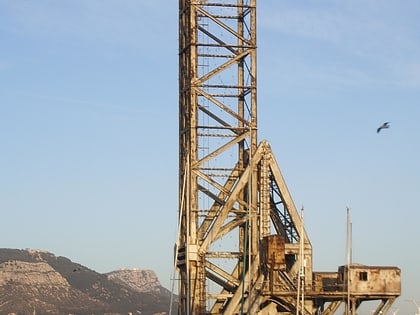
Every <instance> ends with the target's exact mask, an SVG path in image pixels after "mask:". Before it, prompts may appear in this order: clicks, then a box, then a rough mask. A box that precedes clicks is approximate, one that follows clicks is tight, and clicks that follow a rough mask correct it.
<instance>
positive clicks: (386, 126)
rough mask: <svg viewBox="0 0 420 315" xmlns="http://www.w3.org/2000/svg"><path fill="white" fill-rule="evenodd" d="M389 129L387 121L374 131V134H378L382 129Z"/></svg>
mask: <svg viewBox="0 0 420 315" xmlns="http://www.w3.org/2000/svg"><path fill="white" fill-rule="evenodd" d="M388 128H389V121H387V122H384V123H383V124H382V125H381V126H380V127H379V128H378V129H376V132H377V133H379V132H380V131H381V130H382V129H388Z"/></svg>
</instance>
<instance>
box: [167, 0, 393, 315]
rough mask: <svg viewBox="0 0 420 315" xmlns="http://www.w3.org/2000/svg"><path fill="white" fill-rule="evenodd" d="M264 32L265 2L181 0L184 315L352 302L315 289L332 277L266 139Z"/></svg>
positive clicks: (327, 308)
mask: <svg viewBox="0 0 420 315" xmlns="http://www.w3.org/2000/svg"><path fill="white" fill-rule="evenodd" d="M256 33H257V32H256V0H229V1H227V0H226V1H222V0H220V1H219V2H216V1H210V0H195V1H193V0H180V1H179V231H178V240H177V244H176V250H175V261H176V266H177V270H178V273H179V295H178V298H179V309H178V314H179V315H181V314H182V315H184V314H191V315H199V314H277V313H278V312H279V313H280V312H282V313H290V314H293V313H296V314H297V313H299V314H305V313H306V314H314V313H315V311H316V312H318V313H319V314H321V313H322V312H324V314H326V315H328V314H332V313H333V312H334V311H335V310H336V309H337V307H338V305H339V304H340V303H341V301H342V300H343V296H345V295H343V288H342V287H341V288H340V289H337V290H338V291H340V292H338V293H337V295H336V296H334V297H331V296H330V295H325V294H324V293H325V292H324V288H323V287H321V288H318V289H317V290H318V291H316V290H315V291H314V286H313V281H315V280H317V279H318V280H319V281H321V282H322V279H324V278H325V277H331V273H329V274H328V275H327V276H323V275H322V274H320V275H315V274H314V273H313V272H312V246H311V243H310V242H309V239H308V237H307V235H306V232H305V230H304V228H303V222H302V219H301V216H300V215H299V213H298V211H297V210H296V208H295V206H294V204H293V201H292V199H291V197H290V194H289V192H288V189H287V187H286V184H285V182H284V180H283V177H282V175H281V172H280V169H279V167H278V166H277V163H276V161H275V158H274V155H273V154H272V151H271V148H270V146H269V144H268V142H266V141H263V142H261V143H258V142H257V80H256V77H257V75H256V74H257V64H256V60H257V58H256ZM336 276H337V279H338V274H336ZM317 277H318V278H317ZM314 278H316V279H314ZM328 279H329V278H328ZM337 281H338V280H337ZM337 283H338V282H337ZM299 292H305V293H306V299H302V305H301V307H300V309H299V303H298V302H299ZM393 293H394V292H393ZM392 296H395V294H393V295H392ZM365 298H366V297H365ZM366 299H369V298H366ZM336 300H337V301H338V302H337V301H336ZM349 301H350V300H349ZM359 302H360V299H359V298H358V297H354V296H353V300H352V303H353V304H351V305H353V308H352V309H353V310H354V309H356V307H357V306H358V304H359ZM325 303H328V305H326V304H325ZM384 307H389V303H388V304H387V303H384V304H383V305H382V306H381V307H380V308H378V312H379V311H382V310H384ZM349 309H350V308H349Z"/></svg>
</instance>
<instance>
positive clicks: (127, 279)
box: [0, 248, 171, 315]
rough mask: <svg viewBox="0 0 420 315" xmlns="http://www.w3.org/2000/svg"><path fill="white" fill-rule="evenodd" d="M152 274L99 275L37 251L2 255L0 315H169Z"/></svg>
mask: <svg viewBox="0 0 420 315" xmlns="http://www.w3.org/2000/svg"><path fill="white" fill-rule="evenodd" d="M170 296H171V294H170V292H169V290H167V289H165V288H164V287H162V286H161V284H160V282H159V280H158V278H157V276H156V274H155V273H154V272H153V271H152V270H139V269H132V270H128V269H123V270H117V271H113V272H110V273H108V274H100V273H98V272H96V271H94V270H91V269H89V268H87V267H85V266H83V265H81V264H78V263H75V262H72V261H71V260H70V259H68V258H66V257H57V256H55V255H54V254H52V253H49V252H46V251H39V250H29V249H27V250H19V249H6V248H3V249H0V314H10V313H14V314H34V313H36V314H60V315H61V314H77V315H85V314H86V315H91V314H115V315H116V314H130V313H132V314H142V315H154V314H159V315H163V314H167V313H168V310H169V305H170Z"/></svg>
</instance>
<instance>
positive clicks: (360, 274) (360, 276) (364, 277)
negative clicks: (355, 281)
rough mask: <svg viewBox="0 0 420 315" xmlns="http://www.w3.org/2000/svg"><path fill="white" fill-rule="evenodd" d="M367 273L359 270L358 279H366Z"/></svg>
mask: <svg viewBox="0 0 420 315" xmlns="http://www.w3.org/2000/svg"><path fill="white" fill-rule="evenodd" d="M367 279H368V273H367V272H366V271H361V272H359V280H360V281H367Z"/></svg>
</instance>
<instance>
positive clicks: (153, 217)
mask: <svg viewBox="0 0 420 315" xmlns="http://www.w3.org/2000/svg"><path fill="white" fill-rule="evenodd" d="M257 6H258V114H259V117H258V120H259V121H258V126H259V138H260V140H262V139H268V140H269V142H270V144H271V146H272V149H273V151H274V152H275V155H276V159H277V161H278V163H279V166H280V168H281V170H282V172H283V175H284V177H285V179H286V182H287V184H288V186H289V190H290V192H291V194H292V197H293V198H294V201H295V204H296V206H297V207H298V208H300V207H302V206H304V207H305V224H306V229H307V230H308V233H309V237H310V240H311V242H312V245H313V249H314V258H313V259H314V270H316V271H336V269H337V266H338V265H341V264H343V263H344V262H345V238H346V235H345V230H346V207H350V209H351V220H352V226H353V261H355V262H359V263H363V264H368V265H395V266H399V267H400V268H401V269H402V275H403V294H402V296H401V297H400V298H399V299H398V301H397V302H396V303H395V304H394V306H395V307H396V308H399V309H400V314H413V313H414V312H416V308H415V306H414V304H413V303H411V302H407V301H406V300H407V299H416V300H418V301H420V291H419V289H418V283H419V282H420V275H419V272H418V270H417V266H419V264H420V252H419V250H418V248H417V247H418V244H419V239H420V237H419V235H418V233H417V232H418V230H419V222H420V211H419V210H420V208H419V205H418V202H417V198H416V197H417V195H418V193H419V188H420V162H419V161H420V145H419V143H420V130H419V129H418V123H419V121H420V105H419V104H418V102H419V98H420V57H419V56H420V22H419V19H418V16H419V13H420V3H419V2H418V1H414V0H413V1H409V0H405V1H391V0H390V1H386V2H385V1H369V0H368V1H359V0H351V1H347V2H344V1H338V0H337V1H334V0H325V1H298V2H296V1H279V0H265V1H259V2H258V4H257ZM177 18H178V1H175V0H174V1H168V0H154V1H134V0H125V1H116V0H114V1H110V0H106V1H99V0H91V1H81V0H72V1H67V0H65V1H52V0H51V1H48V0H41V1H23V0H22V1H11V0H10V1H7V0H5V1H0V39H1V49H0V83H1V84H0V146H1V152H2V154H1V155H0V211H1V213H2V229H1V232H0V238H1V247H11V248H38V249H44V250H48V251H51V252H53V253H55V254H56V255H63V256H66V257H69V258H71V259H72V260H73V261H76V262H79V263H81V264H84V265H86V266H88V267H90V268H92V269H94V270H97V271H99V272H108V271H111V270H114V269H118V268H122V267H127V268H131V267H138V268H145V269H147V268H148V269H153V270H155V271H156V272H157V274H158V276H159V278H160V280H161V282H162V283H163V284H164V285H166V286H167V287H169V282H170V276H171V272H172V260H173V257H172V253H173V244H174V242H175V238H176V223H177V213H176V212H177V203H178V200H177V181H178V178H177V176H178V57H177V53H178V51H177V50H178V42H177V40H178V30H177V28H178V21H177ZM384 121H390V122H391V128H390V129H388V130H384V131H383V132H381V133H380V134H377V133H376V128H377V127H378V126H379V125H380V124H382V123H383V122H384ZM366 315H369V311H366Z"/></svg>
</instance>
